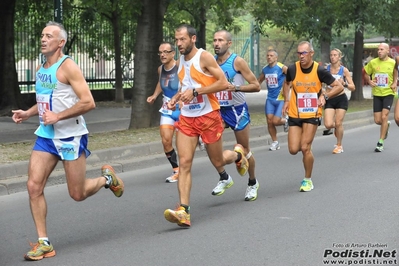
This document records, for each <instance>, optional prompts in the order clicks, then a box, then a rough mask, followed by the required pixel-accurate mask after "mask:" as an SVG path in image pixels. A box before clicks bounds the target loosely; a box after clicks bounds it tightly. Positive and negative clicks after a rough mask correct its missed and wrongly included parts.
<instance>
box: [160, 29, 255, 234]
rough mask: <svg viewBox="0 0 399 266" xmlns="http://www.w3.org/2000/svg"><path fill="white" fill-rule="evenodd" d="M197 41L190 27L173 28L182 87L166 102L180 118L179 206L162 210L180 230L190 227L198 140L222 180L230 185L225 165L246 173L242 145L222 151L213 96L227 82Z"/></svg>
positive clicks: (243, 173)
mask: <svg viewBox="0 0 399 266" xmlns="http://www.w3.org/2000/svg"><path fill="white" fill-rule="evenodd" d="M196 39H197V36H196V31H195V29H194V28H193V27H192V26H190V25H187V24H183V25H181V26H179V27H178V28H177V29H176V32H175V41H176V45H177V47H178V48H179V51H180V54H181V56H180V59H179V60H178V62H177V65H178V66H179V68H178V71H177V72H178V76H179V81H180V85H181V88H180V91H179V92H178V93H177V94H176V95H175V96H173V97H172V99H171V100H170V101H169V103H168V107H169V108H170V109H174V108H175V105H176V103H177V102H179V106H180V103H181V115H180V118H179V121H178V122H176V128H177V129H178V132H177V136H176V147H177V151H178V155H179V181H178V190H179V197H180V204H179V206H178V207H177V208H176V209H175V210H173V209H167V210H165V212H164V216H165V219H166V220H167V221H169V222H171V223H176V224H178V225H179V226H182V227H189V226H191V221H190V192H191V166H192V163H193V159H194V153H195V149H196V147H197V144H198V139H199V137H201V138H202V140H203V142H204V143H205V144H206V150H207V152H208V156H209V159H210V160H211V162H212V164H213V166H214V167H215V168H216V170H217V171H218V173H219V176H220V179H221V180H226V182H229V185H230V186H231V185H233V182H232V180H231V179H232V178H231V177H230V175H229V174H227V173H226V171H225V169H224V166H225V165H226V164H231V163H233V162H235V163H236V166H237V171H238V172H239V174H240V175H245V174H246V173H247V171H248V160H247V159H246V158H245V154H244V148H243V147H242V146H241V145H239V144H237V145H235V147H234V151H230V150H225V151H223V142H222V133H223V130H224V128H223V123H222V118H221V115H220V107H219V102H218V99H217V98H216V97H215V95H214V93H215V92H219V91H223V90H226V89H227V87H228V86H229V83H228V82H227V79H226V77H225V75H224V73H223V71H222V69H221V68H220V67H219V65H218V64H217V63H216V60H215V58H214V57H213V56H212V55H211V54H210V53H209V52H207V51H205V50H203V49H198V48H197V47H196V46H195V41H196ZM230 180H231V182H230Z"/></svg>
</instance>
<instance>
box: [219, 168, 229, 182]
mask: <svg viewBox="0 0 399 266" xmlns="http://www.w3.org/2000/svg"><path fill="white" fill-rule="evenodd" d="M219 175H220V178H219V180H227V179H229V175H228V174H227V173H226V170H223V172H220V173H219Z"/></svg>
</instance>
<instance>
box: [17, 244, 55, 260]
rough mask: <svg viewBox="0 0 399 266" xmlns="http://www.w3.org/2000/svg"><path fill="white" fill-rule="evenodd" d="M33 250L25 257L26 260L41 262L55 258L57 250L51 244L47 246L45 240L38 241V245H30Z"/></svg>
mask: <svg viewBox="0 0 399 266" xmlns="http://www.w3.org/2000/svg"><path fill="white" fill-rule="evenodd" d="M30 245H31V247H32V249H31V250H30V251H28V253H26V254H25V255H24V258H25V259H26V260H33V261H35V260H41V259H43V258H50V257H54V256H55V250H54V248H53V245H51V244H50V243H49V245H46V244H45V243H44V241H43V240H39V241H37V243H35V244H34V243H30Z"/></svg>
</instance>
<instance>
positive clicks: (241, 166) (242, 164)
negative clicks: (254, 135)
mask: <svg viewBox="0 0 399 266" xmlns="http://www.w3.org/2000/svg"><path fill="white" fill-rule="evenodd" d="M234 151H235V152H238V153H240V154H241V160H240V161H239V162H237V163H236V168H237V172H238V173H239V174H240V175H242V176H244V175H245V174H246V173H247V172H248V167H249V163H248V160H247V158H246V157H245V152H244V147H243V146H242V145H241V144H236V145H235V146H234Z"/></svg>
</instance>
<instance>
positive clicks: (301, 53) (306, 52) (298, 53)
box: [297, 51, 310, 56]
mask: <svg viewBox="0 0 399 266" xmlns="http://www.w3.org/2000/svg"><path fill="white" fill-rule="evenodd" d="M308 53H310V52H308V51H304V52H297V55H298V56H301V55H307V54H308Z"/></svg>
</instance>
